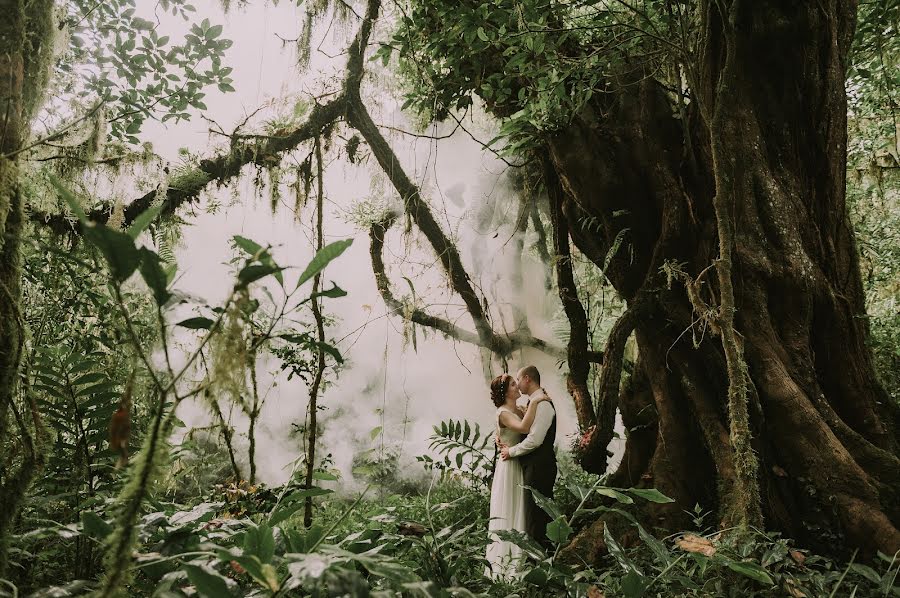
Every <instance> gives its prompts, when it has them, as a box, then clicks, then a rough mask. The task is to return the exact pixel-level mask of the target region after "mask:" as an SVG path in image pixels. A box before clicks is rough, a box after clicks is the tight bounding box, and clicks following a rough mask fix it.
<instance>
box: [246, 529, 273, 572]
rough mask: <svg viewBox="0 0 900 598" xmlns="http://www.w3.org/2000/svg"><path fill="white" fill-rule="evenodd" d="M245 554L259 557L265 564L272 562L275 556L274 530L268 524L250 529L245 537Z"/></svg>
mask: <svg viewBox="0 0 900 598" xmlns="http://www.w3.org/2000/svg"><path fill="white" fill-rule="evenodd" d="M244 552H246V553H249V554H252V555H254V556H257V557H259V560H260V561H262V562H263V563H268V562H269V561H271V560H272V556H273V555H274V554H275V537H274V535H273V534H272V528H271V527H269V526H268V525H266V524H262V525H259V526H257V527H251V528H249V529H248V530H247V532H246V535H245V536H244Z"/></svg>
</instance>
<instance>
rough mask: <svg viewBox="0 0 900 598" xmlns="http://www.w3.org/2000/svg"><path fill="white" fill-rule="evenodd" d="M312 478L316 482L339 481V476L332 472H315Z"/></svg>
mask: <svg viewBox="0 0 900 598" xmlns="http://www.w3.org/2000/svg"><path fill="white" fill-rule="evenodd" d="M312 477H313V479H314V480H321V481H323V482H336V481H337V480H338V476H336V475H335V474H333V473H331V472H330V471H314V472H313V475H312Z"/></svg>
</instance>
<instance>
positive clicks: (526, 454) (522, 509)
mask: <svg viewBox="0 0 900 598" xmlns="http://www.w3.org/2000/svg"><path fill="white" fill-rule="evenodd" d="M520 396H524V397H526V398H527V399H528V403H527V405H526V407H525V409H524V410H522V409H520V408H519V407H518V406H517V402H518V400H519V397H520ZM491 400H492V401H493V402H494V406H495V407H497V413H496V416H495V424H496V426H497V443H498V446H499V447H500V460H499V461H497V466H496V469H495V470H494V481H493V484H492V485H491V512H490V522H489V524H488V533H489V534H490V539H491V543H490V544H489V545H488V548H487V555H486V557H487V561H488V564H489V569H488V571H487V574H488V575H490V576H493V577H507V578H508V577H510V576H512V575H514V574H515V573H516V572H517V568H518V566H519V565H520V563H521V560H522V549H521V548H519V547H518V546H516V545H515V544H514V543H512V542H506V541H504V540H501V539H500V538H499V537H498V536H497V534H496V533H495V532H497V531H499V530H508V531H519V532H524V533H526V534H528V536H530V537H531V538H532V539H534V540H536V541H537V542H539V543H540V544H542V545H546V544H547V524H548V523H549V522H550V517H549V516H548V515H547V514H546V513H545V512H544V511H543V509H541V508H540V507H539V506H538V505H537V503H535V500H534V497H533V496H532V494H531V491H530V490H528V489H527V488H525V486H528V487H529V488H534V489H535V490H537V491H538V492H540V493H541V494H542V495H544V496H546V497H548V498H551V497H552V496H553V484H554V483H555V481H556V453H555V452H554V450H553V444H554V441H555V440H556V410H555V409H554V407H553V402H552V401H550V397H548V396H547V394H546V393H545V392H544V389H543V388H541V374H540V372H538V370H537V368H536V367H534V366H533V365H530V366H528V367H524V368H522V369H521V370H519V372H518V373H517V374H516V376H515V377H513V376H511V375H509V374H502V375H500V376H497V377H496V378H494V380H493V381H492V382H491Z"/></svg>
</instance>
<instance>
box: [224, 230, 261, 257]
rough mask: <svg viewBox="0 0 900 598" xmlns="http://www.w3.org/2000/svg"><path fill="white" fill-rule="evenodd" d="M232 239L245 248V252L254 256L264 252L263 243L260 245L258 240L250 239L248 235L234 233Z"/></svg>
mask: <svg viewBox="0 0 900 598" xmlns="http://www.w3.org/2000/svg"><path fill="white" fill-rule="evenodd" d="M231 240H232V241H234V244H235V245H237V246H238V247H239V248H241V249H243V250H244V252H245V253H246V254H247V255H249V256H250V257H252V258H256V257H258V256H259V255H260V254H261V253H262V250H263V247H262V245H260V244H259V243H257V242H256V241H252V240H250V239H248V238H247V237H242V236H240V235H234V236H233V237H231Z"/></svg>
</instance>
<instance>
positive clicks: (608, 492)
mask: <svg viewBox="0 0 900 598" xmlns="http://www.w3.org/2000/svg"><path fill="white" fill-rule="evenodd" d="M594 492H596V493H597V494H599V495H601V496H608V497H609V498H614V499H616V500H617V501H618V502H620V503H622V504H626V505H630V504H632V503H634V500H633V499H632V498H631V497H630V496H628V495H626V494H622V493H621V492H619V491H618V490H613V489H612V488H603V487H599V488H595V489H594Z"/></svg>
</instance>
